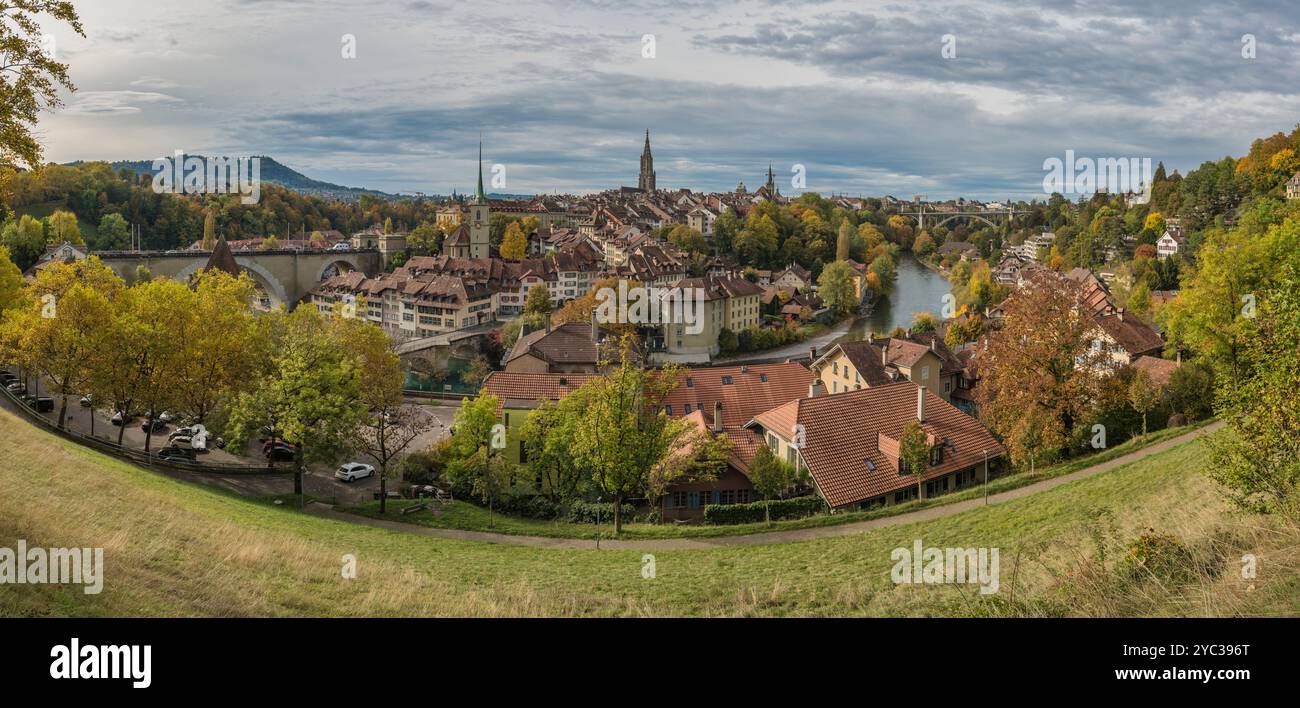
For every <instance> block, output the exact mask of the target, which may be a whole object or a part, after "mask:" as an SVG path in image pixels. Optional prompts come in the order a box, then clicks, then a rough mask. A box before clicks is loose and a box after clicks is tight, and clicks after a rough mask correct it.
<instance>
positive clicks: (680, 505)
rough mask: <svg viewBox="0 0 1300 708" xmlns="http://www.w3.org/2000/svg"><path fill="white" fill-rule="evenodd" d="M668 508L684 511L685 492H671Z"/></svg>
mask: <svg viewBox="0 0 1300 708" xmlns="http://www.w3.org/2000/svg"><path fill="white" fill-rule="evenodd" d="M668 506H670V507H673V508H675V509H684V508H685V507H686V492H673V493H672V496H670V497H669V499H668Z"/></svg>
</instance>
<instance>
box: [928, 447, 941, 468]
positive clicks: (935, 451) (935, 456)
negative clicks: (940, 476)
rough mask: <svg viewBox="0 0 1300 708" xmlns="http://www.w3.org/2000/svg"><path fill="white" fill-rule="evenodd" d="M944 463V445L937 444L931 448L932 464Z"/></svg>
mask: <svg viewBox="0 0 1300 708" xmlns="http://www.w3.org/2000/svg"><path fill="white" fill-rule="evenodd" d="M941 464H943V445H935V446H934V447H932V448H930V465H931V466H934V465H941Z"/></svg>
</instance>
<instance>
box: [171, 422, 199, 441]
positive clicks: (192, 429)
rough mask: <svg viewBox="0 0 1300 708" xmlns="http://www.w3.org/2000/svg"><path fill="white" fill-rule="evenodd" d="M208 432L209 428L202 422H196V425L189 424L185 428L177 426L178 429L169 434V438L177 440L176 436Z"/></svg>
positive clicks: (189, 435) (190, 435)
mask: <svg viewBox="0 0 1300 708" xmlns="http://www.w3.org/2000/svg"><path fill="white" fill-rule="evenodd" d="M207 432H208V430H207V428H204V427H203V424H202V423H195V424H194V425H187V426H185V427H184V428H177V429H176V430H174V431H172V434H171V435H168V436H167V439H169V440H175V439H176V438H179V437H182V436H184V437H193V436H195V435H198V434H200V433H202V434H207Z"/></svg>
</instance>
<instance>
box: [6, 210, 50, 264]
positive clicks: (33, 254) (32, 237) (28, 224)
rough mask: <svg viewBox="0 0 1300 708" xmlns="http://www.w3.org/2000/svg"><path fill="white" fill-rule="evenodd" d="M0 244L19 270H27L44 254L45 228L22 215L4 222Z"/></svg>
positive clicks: (37, 221) (38, 222) (36, 221)
mask: <svg viewBox="0 0 1300 708" xmlns="http://www.w3.org/2000/svg"><path fill="white" fill-rule="evenodd" d="M0 242H3V245H4V247H5V248H7V249H9V255H10V257H11V258H13V259H14V265H16V266H18V269H19V270H27V269H28V268H31V267H32V266H33V265H35V264H36V261H37V259H39V258H40V257H41V254H43V253H45V227H44V226H42V225H41V222H40V221H39V220H37V219H33V218H32V217H31V216H29V215H27V214H23V215H22V216H21V217H19V218H18V219H10V220H9V221H6V222H5V224H4V227H3V228H2V229H0Z"/></svg>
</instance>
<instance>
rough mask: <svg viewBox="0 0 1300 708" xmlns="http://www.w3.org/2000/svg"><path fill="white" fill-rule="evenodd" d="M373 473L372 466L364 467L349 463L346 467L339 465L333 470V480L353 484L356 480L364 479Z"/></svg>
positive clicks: (356, 463) (364, 465) (373, 468)
mask: <svg viewBox="0 0 1300 708" xmlns="http://www.w3.org/2000/svg"><path fill="white" fill-rule="evenodd" d="M374 473H375V466H374V465H366V464H362V463H360V462H349V463H347V464H346V465H340V466H339V468H338V469H336V470H334V477H335V479H341V480H343V481H344V482H354V481H356V480H358V479H364V478H366V477H369V476H371V475H373V474H374Z"/></svg>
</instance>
